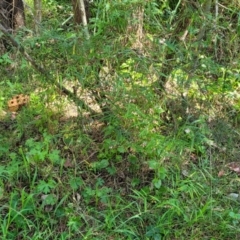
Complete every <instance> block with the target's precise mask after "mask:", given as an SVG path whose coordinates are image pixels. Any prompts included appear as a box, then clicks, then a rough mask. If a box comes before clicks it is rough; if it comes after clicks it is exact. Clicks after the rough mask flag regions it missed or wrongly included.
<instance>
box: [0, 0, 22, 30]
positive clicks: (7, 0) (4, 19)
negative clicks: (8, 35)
mask: <svg viewBox="0 0 240 240" xmlns="http://www.w3.org/2000/svg"><path fill="white" fill-rule="evenodd" d="M0 22H1V23H2V24H3V26H4V27H5V28H6V29H7V30H8V31H9V32H13V31H14V30H17V29H19V28H20V27H23V26H24V25H25V15H24V4H23V1H22V0H1V1H0Z"/></svg>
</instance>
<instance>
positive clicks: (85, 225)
mask: <svg viewBox="0 0 240 240" xmlns="http://www.w3.org/2000/svg"><path fill="white" fill-rule="evenodd" d="M99 2H101V4H100V3H99V5H95V6H94V8H93V15H94V14H95V15H97V17H98V18H97V17H96V18H94V17H93V18H92V23H91V24H92V25H90V26H92V28H91V27H90V32H91V34H92V37H91V38H90V40H86V39H85V38H84V35H83V33H82V32H81V31H79V32H78V31H76V30H75V28H74V27H73V25H72V24H71V21H70V22H68V24H69V25H61V24H62V23H63V22H64V19H65V16H68V14H70V12H71V8H65V5H66V3H64V1H61V3H59V5H58V4H57V3H56V2H55V1H49V2H48V3H47V2H44V11H43V13H44V17H45V18H44V19H45V20H44V21H43V23H42V30H41V34H40V35H38V36H35V35H34V34H33V33H30V32H28V33H27V34H26V36H24V37H22V39H21V42H22V45H23V46H24V47H25V50H26V51H28V52H31V56H32V57H33V58H34V59H35V61H36V63H38V64H40V65H42V66H43V67H44V68H45V70H46V71H48V72H50V73H51V74H52V76H53V77H54V78H55V79H57V81H58V82H59V83H61V84H63V85H64V86H66V87H67V88H68V89H70V90H71V91H72V90H73V89H74V88H75V89H77V92H76V94H77V96H78V97H79V98H81V99H83V100H84V101H86V102H87V103H88V104H89V105H90V107H91V108H92V109H93V110H94V111H95V115H90V114H89V113H88V112H87V110H86V109H83V108H82V107H81V106H76V104H74V103H73V102H72V101H71V100H70V99H68V98H67V97H66V96H65V94H64V93H63V92H62V91H61V89H59V88H57V87H56V86H54V84H53V83H52V82H51V81H50V80H49V79H46V78H45V77H44V76H43V75H41V74H40V73H38V72H36V71H35V70H34V69H33V68H32V66H31V65H30V64H29V63H28V62H27V61H26V60H25V59H24V58H23V56H22V55H21V54H20V53H16V49H14V48H13V49H12V50H11V51H10V52H8V53H6V54H5V55H3V56H1V57H0V64H1V66H3V68H1V70H0V71H1V74H2V79H1V82H0V87H1V92H0V109H1V112H2V113H1V114H0V116H1V120H0V132H1V135H0V161H1V166H0V203H1V204H0V205H1V207H0V214H1V218H0V225H1V229H0V233H1V236H2V239H89V240H90V239H91V240H93V239H96V240H97V239H109V240H110V239H149V240H150V239H155V240H157V239H231V238H233V239H238V237H239V236H240V235H239V234H240V233H239V221H240V212H239V197H238V196H239V195H238V194H239V177H238V173H239V172H237V171H235V172H237V173H234V171H231V170H232V169H229V167H228V164H229V163H231V162H237V161H238V160H239V159H238V157H239V144H238V142H239V140H240V139H239V100H238V98H239V93H238V92H239V78H240V77H239V76H240V75H239V63H238V62H236V61H237V55H236V53H235V52H233V49H232V47H233V46H232V45H231V44H230V43H229V45H228V49H222V45H221V44H219V45H218V46H219V49H216V45H215V48H211V41H212V39H211V37H210V35H209V34H208V35H207V37H206V39H203V40H202V42H201V44H200V43H198V45H196V43H195V42H194V41H189V42H188V41H186V42H180V43H177V42H176V37H177V36H176V35H177V33H176V32H175V30H176V29H175V27H176V26H179V24H180V22H181V21H183V22H184V21H186V19H187V18H188V17H187V16H186V15H185V14H189V15H190V17H193V20H194V23H195V25H192V28H190V30H189V35H190V36H189V38H190V40H192V38H194V36H195V35H196V32H197V29H198V27H199V23H200V21H201V18H200V16H197V15H196V14H195V13H194V12H193V11H192V9H190V10H189V11H190V12H184V9H182V8H181V9H172V6H169V5H168V4H167V1H163V2H164V3H165V5H164V6H162V7H160V6H159V5H158V3H157V1H153V2H154V4H151V3H148V4H146V5H145V4H144V3H143V2H141V1H136V3H132V4H130V3H128V4H126V5H124V4H123V3H119V2H118V1H114V4H113V5H111V3H110V2H108V1H99ZM105 2H106V4H104V3H105ZM134 4H136V5H138V4H139V6H144V7H145V8H146V18H145V22H144V26H145V33H144V37H143V39H142V41H143V44H142V45H141V47H139V49H135V48H134V49H133V47H132V45H133V42H134V40H133V39H134V38H132V36H131V33H130V32H129V30H126V28H127V25H128V21H126V19H128V18H129V16H130V13H129V12H128V13H126V8H128V7H129V6H130V7H131V9H133V8H134V7H135V6H136V5H134ZM236 4H237V3H236ZM46 6H47V7H48V8H47V7H46ZM68 7H69V6H68ZM47 9H49V10H47ZM111 9H115V10H114V11H112V12H111V11H110V10H111ZM29 11H30V10H29ZM182 11H183V12H182ZM224 11H226V12H224ZM224 11H223V13H222V14H223V15H222V17H223V19H222V21H223V23H225V24H226V23H227V21H228V20H229V18H231V17H232V18H233V19H235V17H236V16H235V14H237V10H234V9H233V5H231V4H230V5H229V8H227V9H225V10H224ZM228 11H229V12H232V15H231V16H229V15H227V13H228ZM150 13H151V14H150ZM191 14H192V15H191ZM224 14H225V15H224ZM49 15H50V16H51V15H52V16H54V18H50V19H48V18H47V17H48V16H49ZM27 17H28V21H29V24H30V23H31V21H32V20H31V14H30V13H29V12H28V15H27ZM54 19H58V20H59V21H55V20H54ZM116 19H117V20H118V21H120V22H117V21H116ZM161 19H163V21H162V23H161V22H160V20H161ZM206 21H211V19H210V18H209V19H207V20H206ZM170 23H171V24H172V25H171V26H170V25H169V24H170ZM233 25H234V22H233ZM233 25H231V29H227V27H226V26H225V25H224V24H223V27H222V25H221V24H220V23H218V25H217V26H216V27H217V29H215V30H216V32H217V37H219V38H220V39H219V41H222V42H224V41H225V40H226V39H228V38H229V39H230V38H231V37H232V44H236V42H235V41H236V40H235V38H236V36H237V33H235V32H234V31H235V28H234V26H235V25H234V26H233ZM221 27H222V28H223V29H221ZM161 30H164V32H163V31H161ZM209 31H212V29H210V30H209ZM218 31H219V32H218ZM224 31H225V33H226V35H225V36H224V37H223V36H222V35H221V34H224ZM231 31H232V32H231ZM159 32H163V33H162V34H161V33H159ZM166 32H168V33H169V35H171V37H169V39H167V40H164V39H163V38H164V34H165V33H166ZM231 34H232V35H231ZM224 38H226V39H224ZM159 39H160V40H159ZM226 41H227V40H226ZM237 44H238V43H237ZM208 48H211V50H213V52H214V51H215V53H214V54H215V55H214V54H213V53H212V52H210V51H209V49H208ZM219 52H220V53H219ZM228 52H229V53H231V54H229V55H228ZM173 53H174V54H173ZM169 54H170V55H171V56H172V57H173V59H172V58H170V60H169V59H167V56H168V55H169ZM172 54H173V55H172ZM224 58H225V59H224ZM166 60H168V61H169V62H166ZM165 65H167V66H169V69H170V71H169V72H168V73H167V72H165V70H164V66H165ZM170 65H171V66H170ZM9 70H10V71H11V72H9ZM165 74H167V78H166V76H165ZM164 78H166V79H165V80H166V81H165V82H163V79H164ZM20 93H23V94H28V95H30V103H29V104H28V105H27V106H25V107H23V108H22V109H21V110H20V111H19V112H18V113H17V114H13V113H11V112H9V111H7V101H8V100H9V99H10V98H11V97H12V96H14V95H16V94H20ZM96 105H97V108H96ZM99 108H101V111H99ZM66 109H67V110H73V109H74V113H75V115H74V116H72V115H69V113H68V112H67V111H66ZM97 109H98V110H97Z"/></svg>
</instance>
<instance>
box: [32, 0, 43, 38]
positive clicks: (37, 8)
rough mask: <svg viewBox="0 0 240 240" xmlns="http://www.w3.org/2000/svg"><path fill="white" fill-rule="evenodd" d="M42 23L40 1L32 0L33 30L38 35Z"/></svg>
mask: <svg viewBox="0 0 240 240" xmlns="http://www.w3.org/2000/svg"><path fill="white" fill-rule="evenodd" d="M41 22H42V0H34V28H35V32H36V33H37V34H39V32H40V27H39V26H40V24H41Z"/></svg>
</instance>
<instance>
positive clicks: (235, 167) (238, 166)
mask: <svg viewBox="0 0 240 240" xmlns="http://www.w3.org/2000/svg"><path fill="white" fill-rule="evenodd" d="M227 166H228V168H229V169H230V170H232V171H234V172H236V173H237V174H239V175H240V163H238V162H231V163H229V164H228V165H227Z"/></svg>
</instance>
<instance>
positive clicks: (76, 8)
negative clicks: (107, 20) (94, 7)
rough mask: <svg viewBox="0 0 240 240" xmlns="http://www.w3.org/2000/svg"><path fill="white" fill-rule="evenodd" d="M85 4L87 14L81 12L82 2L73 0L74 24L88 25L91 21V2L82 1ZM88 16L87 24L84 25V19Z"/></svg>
mask: <svg viewBox="0 0 240 240" xmlns="http://www.w3.org/2000/svg"><path fill="white" fill-rule="evenodd" d="M82 2H84V6H85V13H84V11H82V10H81V5H82V4H81V1H79V0H72V5H73V14H74V22H75V24H77V25H79V24H86V23H88V21H89V17H90V12H89V1H88V0H84V1H82ZM83 15H85V16H86V23H84V22H83V21H84V20H83V19H84V16H83Z"/></svg>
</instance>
